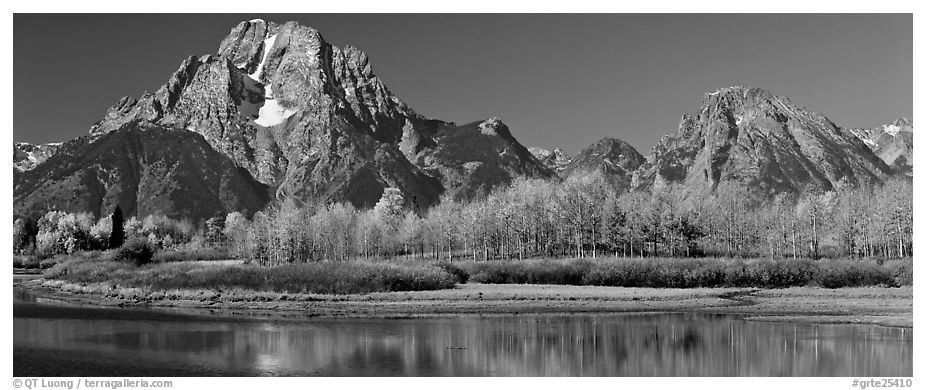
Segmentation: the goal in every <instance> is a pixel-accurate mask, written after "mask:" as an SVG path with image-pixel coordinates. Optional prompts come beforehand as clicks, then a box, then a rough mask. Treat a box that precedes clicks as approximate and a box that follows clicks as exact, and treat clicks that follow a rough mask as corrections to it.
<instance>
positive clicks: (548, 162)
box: [527, 147, 572, 174]
mask: <svg viewBox="0 0 926 390" xmlns="http://www.w3.org/2000/svg"><path fill="white" fill-rule="evenodd" d="M527 151H528V152H531V154H533V155H534V157H536V158H537V160H538V161H540V163H541V164H543V165H544V166H546V167H547V168H550V169H551V170H553V171H554V172H556V173H557V174H560V173H562V172H563V169H566V166H567V165H569V163H570V162H571V161H572V157H570V156H569V155H568V154H566V152H564V151H563V150H562V149H560V148H556V149H553V150H547V149H543V148H538V147H529V148H527Z"/></svg>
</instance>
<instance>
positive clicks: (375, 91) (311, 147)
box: [16, 19, 554, 209]
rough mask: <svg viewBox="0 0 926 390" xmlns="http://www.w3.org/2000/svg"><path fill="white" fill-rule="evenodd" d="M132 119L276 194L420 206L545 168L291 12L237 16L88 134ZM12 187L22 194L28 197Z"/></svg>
mask: <svg viewBox="0 0 926 390" xmlns="http://www.w3.org/2000/svg"><path fill="white" fill-rule="evenodd" d="M487 122H492V121H487ZM487 122H482V123H487ZM137 123H148V124H151V125H153V126H158V127H161V128H165V129H172V130H169V131H191V132H195V133H198V134H200V135H202V137H203V139H204V140H205V141H206V142H207V143H208V144H209V145H210V146H211V147H212V148H213V149H214V150H216V151H217V152H219V153H221V154H223V155H224V156H227V158H228V159H229V160H230V161H231V162H232V163H233V164H234V165H235V166H237V167H240V168H242V169H243V170H244V171H246V172H247V173H248V174H249V175H250V176H251V177H253V178H254V179H255V180H256V181H257V182H259V183H261V184H263V185H265V186H266V187H267V189H268V192H269V193H270V195H271V197H273V198H278V199H282V198H292V199H294V200H296V201H303V202H305V201H315V200H318V201H325V202H335V201H344V202H350V203H352V204H354V205H355V206H358V207H369V206H372V205H373V204H375V202H376V201H377V200H378V199H379V197H380V195H381V194H382V193H383V190H384V188H386V187H396V188H399V189H400V190H402V192H403V193H404V195H405V199H406V201H407V202H408V203H409V205H410V206H412V207H415V208H416V209H420V208H423V207H427V206H429V205H431V204H433V203H434V202H436V201H437V199H438V197H439V196H440V195H441V194H442V193H444V192H445V191H449V192H451V193H453V194H454V196H463V197H469V196H474V195H476V194H477V193H480V192H486V191H489V190H491V189H492V188H493V187H494V186H497V185H501V184H505V183H507V182H509V181H510V180H511V179H512V178H513V177H515V176H518V175H528V176H532V177H551V176H554V174H553V173H552V172H551V171H550V170H548V169H546V168H545V167H543V166H542V164H540V163H539V162H538V161H537V160H536V158H534V157H533V156H532V155H531V154H530V153H529V152H527V150H526V149H525V148H524V147H523V146H522V145H521V144H520V143H518V141H517V140H516V139H515V138H514V137H513V136H512V135H511V133H510V131H509V130H508V128H507V126H504V125H503V124H501V123H500V122H498V124H492V123H488V124H487V125H486V128H491V127H493V126H497V128H495V129H494V130H492V131H494V132H496V133H498V135H497V136H490V135H487V132H488V131H486V132H483V133H480V134H475V133H473V131H470V130H467V129H471V128H472V127H473V126H476V125H472V124H471V125H464V126H456V125H455V124H453V123H450V122H444V121H440V120H435V119H429V118H425V117H423V116H421V115H419V114H417V113H416V112H415V111H413V110H412V109H411V108H410V107H408V105H406V104H405V103H404V102H403V101H402V100H400V99H399V98H398V97H396V96H395V95H393V94H392V93H391V92H390V91H389V89H388V88H387V87H386V85H385V84H384V83H383V82H382V80H381V79H380V78H379V77H378V76H377V75H375V74H374V73H373V70H372V66H371V64H370V61H369V59H368V58H367V56H366V54H365V53H363V52H362V51H360V50H358V49H356V48H354V47H351V46H346V47H344V48H343V49H339V48H337V47H334V46H332V45H331V44H329V43H328V42H326V41H325V40H324V38H322V36H321V34H320V33H319V32H318V31H316V30H315V29H313V28H311V27H307V26H302V25H300V24H298V23H295V22H287V23H284V24H276V23H272V22H266V21H264V20H260V19H255V20H251V21H245V22H241V23H239V24H238V25H237V26H235V27H234V28H233V29H232V30H231V32H230V33H229V35H228V36H226V37H225V38H224V39H223V40H222V42H221V44H220V45H219V48H218V51H217V52H216V53H215V54H210V55H204V56H191V57H189V58H187V59H186V60H184V61H183V62H182V63H181V64H180V66H179V68H178V69H177V71H176V72H174V74H173V75H172V76H171V77H170V78H169V80H168V82H167V83H166V84H164V85H163V86H161V87H160V88H159V89H158V90H157V91H155V92H153V93H148V92H145V93H143V94H142V95H141V96H139V97H137V98H134V97H124V98H122V99H120V100H119V102H117V103H116V104H115V105H113V106H112V107H110V109H109V110H108V112H107V113H106V114H105V115H104V116H103V118H101V119H100V120H99V121H98V122H97V123H95V124H94V125H93V126H92V127H91V130H90V133H91V134H92V135H96V136H100V135H103V134H109V133H111V132H119V131H123V130H124V129H125V128H126V126H127V124H137ZM129 127H131V126H129ZM173 129H181V130H173ZM86 142H91V141H89V140H88V141H86ZM469 142H473V143H475V144H478V145H480V146H479V148H478V150H477V148H476V147H475V146H472V145H470V143H469ZM483 147H484V148H485V149H483ZM72 157H74V156H72ZM444 159H446V160H444ZM74 163H76V162H74ZM459 164H464V165H465V166H464V165H459ZM477 165H478V169H477V168H474V167H476V166H477ZM74 168H75V169H90V167H74ZM62 174H63V173H62ZM493 175H499V176H498V177H494V176H493ZM30 180H31V179H30ZM45 180H47V181H60V182H65V181H67V180H69V179H68V177H67V176H66V175H65V176H61V177H45ZM18 194H19V195H17V197H16V200H17V201H18V202H20V203H22V204H25V203H28V199H26V197H30V196H36V195H34V194H32V193H25V192H23V193H18ZM242 196H249V195H242ZM123 208H124V209H125V207H123Z"/></svg>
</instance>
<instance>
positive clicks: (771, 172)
mask: <svg viewBox="0 0 926 390" xmlns="http://www.w3.org/2000/svg"><path fill="white" fill-rule="evenodd" d="M890 174H891V169H890V168H889V167H888V166H887V164H885V163H884V161H882V160H881V159H880V158H878V156H876V155H875V154H874V153H872V152H871V150H869V148H868V147H867V146H866V145H865V144H864V142H862V141H861V140H859V138H857V137H856V136H854V135H852V134H851V133H850V132H848V131H846V130H844V129H842V128H840V127H838V126H836V125H835V124H833V123H832V122H831V121H830V120H829V119H827V118H826V117H824V116H823V115H820V114H817V113H813V112H810V111H808V110H806V109H804V108H801V107H798V106H796V105H795V104H793V103H792V102H791V101H790V100H789V99H788V98H786V97H783V96H777V95H774V94H772V93H769V92H768V91H765V90H762V89H759V88H746V87H730V88H723V89H719V90H717V91H715V92H712V93H709V94H706V95H705V96H704V99H703V100H702V103H701V109H700V111H699V112H697V113H695V114H686V115H685V116H684V117H682V120H681V123H679V126H678V130H677V131H676V132H675V134H670V135H667V136H665V137H663V138H662V139H661V140H660V141H659V142H658V143H657V145H656V146H655V147H653V149H652V151H651V152H650V154H649V156H647V159H646V162H645V163H644V164H643V165H642V166H641V167H640V169H639V170H638V171H637V172H636V173H635V174H634V178H633V187H634V188H650V187H653V186H660V185H665V184H669V183H678V184H681V185H682V188H684V190H685V191H687V192H688V193H704V192H709V191H712V190H714V189H715V188H716V187H717V186H718V185H719V184H721V183H723V182H735V183H739V184H741V185H743V186H745V187H747V188H749V189H750V190H752V191H753V192H754V193H756V194H761V195H762V196H774V195H775V194H778V193H782V192H788V193H803V192H805V191H809V190H814V189H817V190H829V189H831V188H833V184H834V183H835V182H836V181H838V180H847V181H848V182H849V183H853V184H857V183H861V182H881V181H882V180H883V179H884V178H886V177H887V176H888V175H890Z"/></svg>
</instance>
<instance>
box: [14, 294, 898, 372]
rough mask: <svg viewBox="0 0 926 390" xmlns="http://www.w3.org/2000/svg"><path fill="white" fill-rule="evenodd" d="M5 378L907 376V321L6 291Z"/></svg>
mask: <svg viewBox="0 0 926 390" xmlns="http://www.w3.org/2000/svg"><path fill="white" fill-rule="evenodd" d="M13 317H14V319H13V336H14V337H13V340H14V341H13V373H14V375H15V376H187V375H191V376H209V375H227V376H254V375H297V376H314V375H322V376H854V377H895V376H912V374H913V366H912V361H913V359H912V355H913V330H912V329H909V328H889V327H880V326H876V325H818V324H802V323H773V322H756V321H746V320H743V319H742V318H741V317H740V316H737V315H729V314H704V313H641V314H587V315H586V314H583V315H576V314H568V315H551V314H545V315H483V316H479V315H466V316H449V317H425V318H411V319H383V318H363V319H361V318H332V319H311V318H310V319H305V320H259V319H246V318H241V317H237V318H236V317H221V316H215V315H208V314H198V313H184V312H178V311H170V310H163V309H161V310H154V309H124V308H102V307H88V306H77V305H69V304H62V303H55V302H46V301H43V300H42V299H40V298H39V299H37V298H36V297H35V296H33V295H31V294H29V293H28V292H26V291H25V290H22V289H20V288H14V304H13Z"/></svg>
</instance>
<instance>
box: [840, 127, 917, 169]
mask: <svg viewBox="0 0 926 390" xmlns="http://www.w3.org/2000/svg"><path fill="white" fill-rule="evenodd" d="M848 131H849V132H850V133H852V134H853V135H855V136H856V137H858V138H859V139H861V140H862V142H864V143H865V145H867V146H868V147H869V148H870V149H871V151H872V152H873V153H874V154H875V155H877V156H878V157H879V158H881V160H882V161H884V162H885V163H886V164H887V165H889V166H890V167H891V168H892V169H893V170H894V172H896V173H905V174H908V175H910V174H912V173H913V121H912V120H910V119H907V118H899V119H897V120H895V121H893V122H891V123H888V124H885V125H882V126H880V127H876V128H873V129H848Z"/></svg>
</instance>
